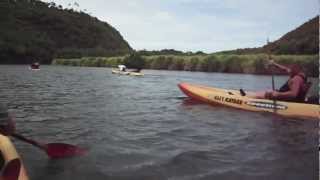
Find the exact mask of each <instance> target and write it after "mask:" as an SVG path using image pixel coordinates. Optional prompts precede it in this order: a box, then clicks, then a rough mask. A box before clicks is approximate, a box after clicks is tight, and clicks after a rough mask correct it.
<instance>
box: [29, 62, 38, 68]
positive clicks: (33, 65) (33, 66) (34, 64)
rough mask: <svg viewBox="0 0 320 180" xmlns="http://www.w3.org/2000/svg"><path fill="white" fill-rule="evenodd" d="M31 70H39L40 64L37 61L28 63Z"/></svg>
mask: <svg viewBox="0 0 320 180" xmlns="http://www.w3.org/2000/svg"><path fill="white" fill-rule="evenodd" d="M30 69H31V70H39V69H40V64H39V63H38V62H35V63H32V64H31V65H30Z"/></svg>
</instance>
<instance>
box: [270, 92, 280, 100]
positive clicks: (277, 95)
mask: <svg viewBox="0 0 320 180" xmlns="http://www.w3.org/2000/svg"><path fill="white" fill-rule="evenodd" d="M277 97H279V92H278V91H272V93H271V98H272V99H276V98H277Z"/></svg>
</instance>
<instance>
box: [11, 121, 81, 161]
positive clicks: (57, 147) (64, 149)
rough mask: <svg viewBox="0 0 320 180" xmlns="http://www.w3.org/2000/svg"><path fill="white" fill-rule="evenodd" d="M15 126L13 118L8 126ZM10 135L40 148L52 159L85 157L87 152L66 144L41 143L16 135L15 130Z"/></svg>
mask: <svg viewBox="0 0 320 180" xmlns="http://www.w3.org/2000/svg"><path fill="white" fill-rule="evenodd" d="M14 124H15V123H14V121H13V118H12V117H11V118H10V121H9V124H8V126H10V127H14V126H15V125H14ZM10 135H11V136H12V137H14V138H16V139H19V140H21V141H24V142H27V143H29V144H32V145H34V146H36V147H38V148H39V149H41V150H43V151H45V152H46V153H47V155H48V156H49V157H50V158H52V159H56V158H66V157H71V156H77V155H84V154H85V153H86V152H87V151H86V150H85V149H82V148H79V147H77V146H74V145H70V144H65V143H48V144H44V143H40V142H37V141H35V140H33V139H30V138H26V137H24V136H22V135H21V134H18V133H15V132H14V128H13V129H12V130H11V133H10Z"/></svg>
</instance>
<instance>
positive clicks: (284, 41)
mask: <svg viewBox="0 0 320 180" xmlns="http://www.w3.org/2000/svg"><path fill="white" fill-rule="evenodd" d="M267 52H271V53H272V54H299V55H305V54H318V52H319V16H316V17H314V18H313V19H311V20H309V21H308V22H306V23H304V24H302V25H301V26H299V27H298V28H296V29H294V30H293V31H290V32H288V33H286V34H285V35H283V36H282V37H281V38H280V39H278V40H276V41H274V42H271V43H270V44H268V45H265V46H263V47H259V48H244V49H236V50H231V51H222V52H218V53H219V54H257V53H267Z"/></svg>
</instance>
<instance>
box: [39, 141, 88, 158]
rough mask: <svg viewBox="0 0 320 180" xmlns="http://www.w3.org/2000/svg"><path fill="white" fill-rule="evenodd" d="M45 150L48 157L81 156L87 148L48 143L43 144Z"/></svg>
mask: <svg viewBox="0 0 320 180" xmlns="http://www.w3.org/2000/svg"><path fill="white" fill-rule="evenodd" d="M45 150H46V152H47V154H48V156H49V157H50V158H53V159H56V158H65V157H72V156H81V155H84V154H86V152H87V150H85V149H82V148H79V147H77V146H74V145H70V144H64V143H49V144H46V145H45Z"/></svg>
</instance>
